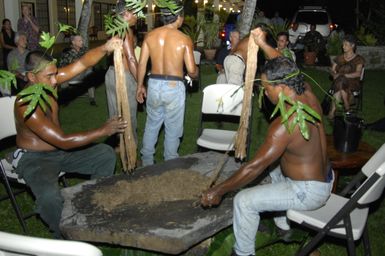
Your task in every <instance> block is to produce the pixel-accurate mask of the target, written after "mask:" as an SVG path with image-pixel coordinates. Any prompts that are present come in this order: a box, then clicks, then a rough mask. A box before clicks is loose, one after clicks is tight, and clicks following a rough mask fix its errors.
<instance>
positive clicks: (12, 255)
mask: <svg viewBox="0 0 385 256" xmlns="http://www.w3.org/2000/svg"><path fill="white" fill-rule="evenodd" d="M17 255H20V256H21V255H23V256H25V255H34V256H103V253H102V252H101V251H100V250H99V249H98V248H97V247H95V246H93V245H91V244H87V243H84V242H78V241H66V240H55V239H46V238H37V237H30V236H22V235H15V234H10V233H6V232H1V231H0V256H17Z"/></svg>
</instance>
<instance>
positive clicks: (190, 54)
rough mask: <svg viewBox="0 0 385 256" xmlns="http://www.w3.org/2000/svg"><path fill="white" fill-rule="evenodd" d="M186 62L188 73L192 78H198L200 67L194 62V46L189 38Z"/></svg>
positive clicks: (185, 55)
mask: <svg viewBox="0 0 385 256" xmlns="http://www.w3.org/2000/svg"><path fill="white" fill-rule="evenodd" d="M184 62H185V65H186V69H187V73H188V75H189V76H190V77H191V78H197V77H198V74H199V73H198V72H199V70H198V67H197V65H195V60H194V45H193V43H192V41H191V39H190V38H187V43H186V51H185V53H184Z"/></svg>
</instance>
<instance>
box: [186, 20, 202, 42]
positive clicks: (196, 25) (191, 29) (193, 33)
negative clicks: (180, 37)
mask: <svg viewBox="0 0 385 256" xmlns="http://www.w3.org/2000/svg"><path fill="white" fill-rule="evenodd" d="M203 22H204V21H203V18H201V17H200V16H198V18H195V16H189V15H187V16H185V17H184V21H183V26H182V28H181V30H182V32H183V33H185V34H186V35H188V36H189V37H190V38H191V40H192V41H193V43H194V44H197V43H199V42H200V41H199V35H200V33H201V32H202V25H203Z"/></svg>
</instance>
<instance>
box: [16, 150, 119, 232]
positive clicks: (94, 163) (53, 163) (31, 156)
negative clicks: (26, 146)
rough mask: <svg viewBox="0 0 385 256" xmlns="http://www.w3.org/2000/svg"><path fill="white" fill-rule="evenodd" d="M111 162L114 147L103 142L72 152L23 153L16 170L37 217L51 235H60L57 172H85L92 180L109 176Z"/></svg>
mask: <svg viewBox="0 0 385 256" xmlns="http://www.w3.org/2000/svg"><path fill="white" fill-rule="evenodd" d="M115 163H116V155H115V152H114V150H113V149H112V148H111V147H110V146H107V145H105V144H97V145H94V146H90V147H87V148H85V149H81V150H74V151H62V150H55V151H50V152H29V151H28V152H25V153H24V154H23V156H22V157H21V158H20V160H19V162H18V165H17V169H16V172H17V174H18V175H19V177H20V178H23V179H24V180H25V182H26V184H27V185H28V186H29V187H30V188H31V190H32V193H33V195H34V196H35V197H36V211H37V212H38V213H39V214H40V217H41V218H42V219H43V220H44V221H45V222H46V223H47V224H48V226H49V228H50V229H51V230H52V231H53V232H54V235H55V237H60V236H61V235H60V229H59V223H60V217H61V212H62V210H63V197H62V195H61V193H60V186H59V184H58V175H59V173H60V171H63V172H66V173H80V174H88V175H91V179H96V178H101V177H106V176H110V175H112V174H113V172H114V169H115Z"/></svg>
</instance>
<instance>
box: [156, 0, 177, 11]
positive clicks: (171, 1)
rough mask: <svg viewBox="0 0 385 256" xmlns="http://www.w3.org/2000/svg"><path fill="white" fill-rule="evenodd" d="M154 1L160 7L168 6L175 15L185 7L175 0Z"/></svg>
mask: <svg viewBox="0 0 385 256" xmlns="http://www.w3.org/2000/svg"><path fill="white" fill-rule="evenodd" d="M154 3H155V5H156V6H158V7H159V8H168V9H169V10H170V11H171V13H172V14H174V15H175V14H176V13H178V12H180V11H181V10H182V9H183V5H182V4H181V2H179V1H175V0H154Z"/></svg>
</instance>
